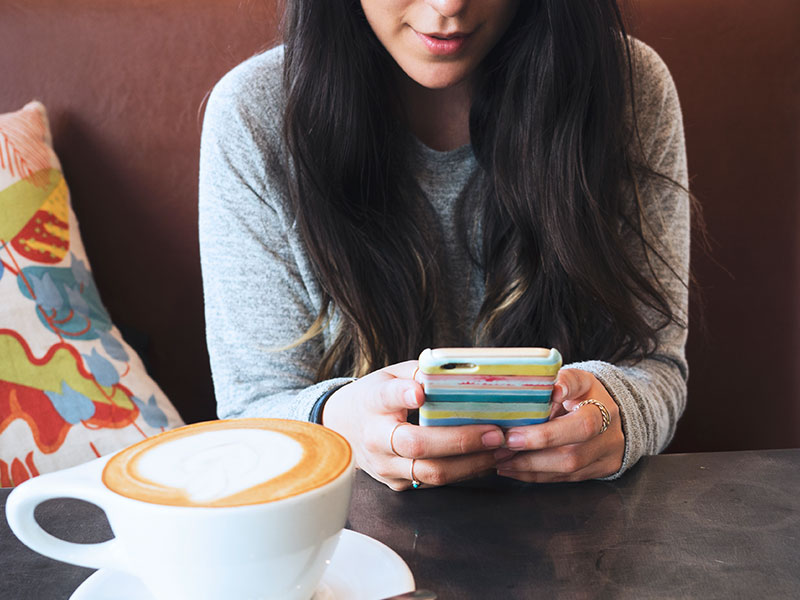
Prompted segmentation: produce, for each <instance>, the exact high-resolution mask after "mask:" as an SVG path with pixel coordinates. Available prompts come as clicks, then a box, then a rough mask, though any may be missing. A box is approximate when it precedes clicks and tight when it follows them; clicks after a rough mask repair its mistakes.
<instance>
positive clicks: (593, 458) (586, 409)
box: [495, 369, 625, 482]
mask: <svg viewBox="0 0 800 600" xmlns="http://www.w3.org/2000/svg"><path fill="white" fill-rule="evenodd" d="M590 399H591V400H596V401H598V402H600V403H601V404H603V406H605V407H606V409H607V410H608V414H609V416H610V418H611V420H610V424H609V426H608V429H607V430H606V431H604V432H602V433H601V430H602V427H603V414H602V412H601V410H600V409H599V408H598V407H597V406H595V405H593V404H584V405H583V406H581V408H580V409H578V410H574V409H575V407H576V406H578V404H580V403H581V402H582V401H584V400H590ZM624 452H625V436H624V434H623V433H622V425H621V423H620V417H619V407H618V406H617V403H616V402H614V400H613V399H612V398H611V396H610V395H609V394H608V392H607V391H606V388H605V387H604V386H603V384H602V383H600V382H599V381H598V380H597V378H596V377H595V376H594V375H592V374H591V373H588V372H586V371H581V370H578V369H563V370H561V371H560V372H559V375H558V378H557V379H556V384H555V389H554V391H553V409H552V413H551V416H550V420H549V421H548V422H546V423H541V424H539V425H529V426H527V427H514V428H512V429H509V430H508V431H507V432H506V444H505V447H504V448H501V449H499V450H498V451H497V452H496V453H495V457H496V458H497V460H498V464H497V472H498V474H499V475H502V476H504V477H511V478H513V479H519V480H520V481H535V482H550V481H582V480H584V479H595V478H597V477H605V476H607V475H612V474H614V473H616V472H617V471H618V470H619V468H620V467H621V466H622V457H623V454H624Z"/></svg>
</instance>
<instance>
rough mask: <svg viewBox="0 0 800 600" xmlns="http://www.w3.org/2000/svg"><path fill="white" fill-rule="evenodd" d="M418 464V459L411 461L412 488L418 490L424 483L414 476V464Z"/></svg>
mask: <svg viewBox="0 0 800 600" xmlns="http://www.w3.org/2000/svg"><path fill="white" fill-rule="evenodd" d="M415 462H417V459H416V458H412V459H411V487H412V488H414V489H417V488H418V487H419V486H421V485H422V482H421V481H420V480H419V479H417V477H416V475H414V463H415Z"/></svg>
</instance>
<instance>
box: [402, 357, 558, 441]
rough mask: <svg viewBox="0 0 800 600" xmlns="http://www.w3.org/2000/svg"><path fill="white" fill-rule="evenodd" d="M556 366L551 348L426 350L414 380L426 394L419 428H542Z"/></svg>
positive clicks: (547, 416)
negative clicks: (485, 425)
mask: <svg viewBox="0 0 800 600" xmlns="http://www.w3.org/2000/svg"><path fill="white" fill-rule="evenodd" d="M561 364H562V361H561V354H560V353H559V352H558V350H556V349H555V348H549V349H548V348H435V349H430V348H428V349H427V350H424V351H423V352H422V354H420V355H419V368H418V369H417V372H416V373H415V375H414V379H415V380H416V381H418V382H419V383H420V385H422V388H423V389H424V390H425V403H424V404H423V405H422V406H421V407H420V409H419V423H420V425H429V426H439V425H467V424H472V423H494V424H496V425H499V426H500V427H504V428H508V427H517V426H520V425H533V424H535V423H544V422H545V421H547V420H548V419H549V418H550V406H551V396H552V393H553V383H554V382H555V379H556V376H557V375H558V370H559V369H560V368H561Z"/></svg>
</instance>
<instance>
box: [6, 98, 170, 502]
mask: <svg viewBox="0 0 800 600" xmlns="http://www.w3.org/2000/svg"><path fill="white" fill-rule="evenodd" d="M182 424H183V422H182V420H181V418H180V416H179V415H178V413H177V411H176V410H175V408H174V407H173V406H172V404H171V403H170V402H169V400H168V399H167V398H166V396H165V395H164V393H163V392H162V391H161V390H160V389H159V387H158V385H157V384H156V383H155V382H154V381H153V380H152V379H151V378H150V377H149V376H148V375H147V373H146V371H145V368H144V365H143V363H142V361H141V359H140V358H139V356H137V355H136V353H135V352H134V351H133V350H132V349H131V347H130V346H128V344H127V343H125V341H124V340H123V339H122V336H121V335H120V333H119V331H118V330H117V328H116V327H115V326H114V325H113V324H112V323H111V319H110V318H109V315H108V312H107V311H106V309H105V308H104V307H103V304H102V302H101V301H100V296H99V294H98V291H97V288H96V287H95V284H94V280H93V278H92V274H91V269H90V267H89V261H88V259H87V257H86V252H85V251H84V248H83V243H82V242H81V238H80V233H79V231H78V222H77V220H76V219H75V214H74V213H73V211H72V207H71V204H70V197H69V190H68V189H67V184H66V182H65V181H64V177H63V175H62V172H61V166H60V164H59V161H58V158H57V157H56V155H55V152H54V151H53V148H52V142H51V137H50V130H49V125H48V121H47V114H46V111H45V108H44V106H43V105H42V104H41V103H39V102H31V103H30V104H27V105H26V106H25V107H24V108H22V109H21V110H19V111H17V112H13V113H8V114H3V115H0V487H10V486H14V485H17V484H19V483H21V482H22V481H25V480H26V479H28V478H30V477H34V476H36V475H38V474H40V473H45V472H48V471H54V470H57V469H62V468H65V467H69V466H73V465H76V464H79V463H81V462H85V461H88V460H91V459H93V458H96V457H98V456H101V455H103V454H107V453H109V452H113V451H115V450H118V449H119V448H122V447H125V446H128V445H130V444H132V443H134V442H137V441H138V440H141V439H143V438H145V437H148V436H150V435H153V434H155V433H159V432H161V431H164V430H165V429H169V428H172V427H176V426H178V425H182Z"/></svg>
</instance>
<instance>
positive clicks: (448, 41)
mask: <svg viewBox="0 0 800 600" xmlns="http://www.w3.org/2000/svg"><path fill="white" fill-rule="evenodd" d="M415 33H416V34H417V36H419V39H421V40H422V43H424V44H425V47H426V48H427V49H428V51H429V52H430V53H431V54H436V55H437V56H448V55H451V54H456V53H457V52H458V51H459V50H461V48H462V47H463V46H464V44H465V43H466V42H467V40H468V39H469V35H470V34H468V33H458V34H455V35H448V36H447V37H438V36H436V35H428V34H427V33H420V32H419V31H415Z"/></svg>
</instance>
